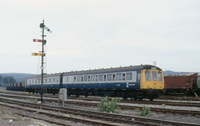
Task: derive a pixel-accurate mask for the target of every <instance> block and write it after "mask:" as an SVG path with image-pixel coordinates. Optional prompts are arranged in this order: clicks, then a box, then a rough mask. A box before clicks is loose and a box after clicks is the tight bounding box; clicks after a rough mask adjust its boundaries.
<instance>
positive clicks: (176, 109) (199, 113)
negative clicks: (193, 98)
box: [0, 93, 200, 116]
mask: <svg viewBox="0 0 200 126" xmlns="http://www.w3.org/2000/svg"><path fill="white" fill-rule="evenodd" d="M0 95H1V96H5V97H13V98H16V97H17V98H21V99H27V98H30V99H37V100H38V101H39V100H40V97H38V96H21V95H8V94H2V93H0ZM44 100H45V101H49V102H58V100H57V98H50V97H44ZM90 100H91V99H90ZM66 103H67V104H75V105H83V106H97V105H98V104H99V101H85V100H72V99H69V100H68V101H67V102H66ZM145 103H148V102H145ZM179 104H180V103H179ZM181 104H182V103H181ZM181 104H180V105H181ZM182 105H183V106H184V104H182ZM197 105H198V106H199V104H197ZM117 106H118V107H120V108H121V109H129V110H134V109H138V108H139V109H142V108H143V106H146V107H148V106H150V108H151V111H154V112H162V113H172V114H181V115H183V114H184V115H193V116H200V110H197V109H199V108H197V107H187V109H186V107H179V106H176V107H173V108H171V107H169V106H166V105H164V106H163V104H162V105H160V106H157V105H149V103H148V104H135V103H134V104H133V103H119V104H118V105H117ZM181 108H182V109H181ZM192 108H193V109H192Z"/></svg>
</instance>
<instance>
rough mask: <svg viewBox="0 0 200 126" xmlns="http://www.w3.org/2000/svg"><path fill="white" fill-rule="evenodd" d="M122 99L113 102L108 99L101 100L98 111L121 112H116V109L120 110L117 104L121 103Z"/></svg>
mask: <svg viewBox="0 0 200 126" xmlns="http://www.w3.org/2000/svg"><path fill="white" fill-rule="evenodd" d="M119 101H120V99H118V98H112V99H111V100H109V99H108V97H106V98H104V99H102V100H101V102H100V103H99V105H98V107H97V108H98V110H99V111H100V112H119V111H116V109H118V110H119V109H120V108H119V107H117V106H116V105H117V102H119Z"/></svg>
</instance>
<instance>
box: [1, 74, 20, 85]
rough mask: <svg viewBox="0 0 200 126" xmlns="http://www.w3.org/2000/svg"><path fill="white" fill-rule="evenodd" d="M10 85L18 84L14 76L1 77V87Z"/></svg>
mask: <svg viewBox="0 0 200 126" xmlns="http://www.w3.org/2000/svg"><path fill="white" fill-rule="evenodd" d="M9 83H16V80H15V78H14V77H12V76H7V77H2V76H0V87H1V86H4V85H6V84H9Z"/></svg>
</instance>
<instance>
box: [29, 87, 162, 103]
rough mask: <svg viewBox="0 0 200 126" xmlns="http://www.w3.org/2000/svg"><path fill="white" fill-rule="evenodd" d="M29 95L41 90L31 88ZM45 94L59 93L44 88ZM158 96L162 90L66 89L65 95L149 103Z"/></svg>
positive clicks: (56, 90)
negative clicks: (115, 98) (120, 98)
mask: <svg viewBox="0 0 200 126" xmlns="http://www.w3.org/2000/svg"><path fill="white" fill-rule="evenodd" d="M27 92H29V93H33V94H34V93H36V94H37V93H40V92H41V88H31V89H29V88H28V89H27ZM45 93H52V94H53V95H55V94H58V93H59V88H56V89H55V88H44V89H43V94H45ZM159 94H162V90H155V89H143V90H139V89H132V90H109V89H105V90H100V89H67V95H68V96H71V95H75V96H76V97H79V96H80V95H84V96H85V97H87V96H102V97H106V96H108V97H122V98H123V99H124V100H127V99H128V98H130V99H132V100H142V99H143V98H147V99H149V100H150V101H153V99H156V98H157V97H158V96H159Z"/></svg>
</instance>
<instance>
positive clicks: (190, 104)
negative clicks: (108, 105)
mask: <svg viewBox="0 0 200 126" xmlns="http://www.w3.org/2000/svg"><path fill="white" fill-rule="evenodd" d="M0 93H1V91H0ZM2 93H6V94H16V92H13V91H8V92H2ZM17 95H26V96H37V97H40V95H39V94H27V92H17ZM44 97H45V98H58V96H53V95H45V96H44ZM164 98H165V97H164V96H163V97H161V99H162V100H161V99H157V100H154V101H149V100H147V101H145V100H143V101H134V100H121V101H120V103H130V104H147V105H148V104H150V105H169V106H185V107H200V99H199V98H194V99H196V101H195V100H194V99H192V100H191V101H182V100H169V99H168V100H164ZM166 98H169V97H166ZM68 99H72V100H74V99H76V100H84V101H97V102H100V101H101V99H102V97H99V98H96V97H95V98H94V97H88V98H84V97H68ZM170 99H175V97H174V98H173V97H170ZM185 99H187V100H189V99H190V98H185ZM198 99H199V100H198Z"/></svg>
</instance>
